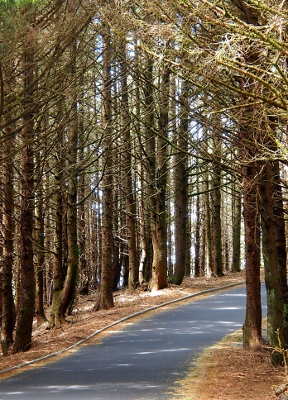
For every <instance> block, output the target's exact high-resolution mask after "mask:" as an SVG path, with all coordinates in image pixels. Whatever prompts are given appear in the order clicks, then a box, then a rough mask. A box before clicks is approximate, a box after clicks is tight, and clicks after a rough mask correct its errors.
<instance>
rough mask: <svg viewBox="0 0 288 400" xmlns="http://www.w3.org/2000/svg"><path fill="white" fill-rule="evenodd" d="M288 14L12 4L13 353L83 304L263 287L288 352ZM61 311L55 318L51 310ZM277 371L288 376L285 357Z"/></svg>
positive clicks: (204, 5) (217, 6)
mask: <svg viewBox="0 0 288 400" xmlns="http://www.w3.org/2000/svg"><path fill="white" fill-rule="evenodd" d="M287 17H288V7H287V4H286V1H285V0H281V1H279V0H268V1H264V0H263V1H262V0H247V1H244V0H216V1H213V2H210V1H209V0H197V1H192V0H177V1H175V0H153V1H152V0H146V1H142V0H135V1H130V0H108V1H101V0H99V1H92V0H2V1H1V2H0V30H1V31H0V32H1V33H0V48H1V59H0V132H1V138H0V141H1V149H0V159H1V163H0V174H1V190H0V193H1V196H0V204H1V207H0V210H1V225H0V227H1V235H0V255H1V257H0V260H1V264H0V265H1V274H0V279H1V282H2V283H1V291H0V312H1V347H2V352H3V355H9V354H13V353H16V352H21V351H25V350H28V349H29V347H30V345H31V340H32V324H33V319H34V317H35V318H36V319H37V324H38V325H41V323H43V322H44V321H47V320H48V321H49V326H50V328H51V329H52V328H53V327H59V326H61V324H64V323H65V318H66V315H67V314H68V313H70V312H71V311H72V310H73V301H74V298H75V296H76V294H77V293H81V294H82V295H86V294H88V293H89V291H90V290H96V289H97V290H98V291H99V298H98V300H97V302H96V303H95V305H94V310H98V309H108V308H111V307H113V291H115V290H117V289H118V288H119V287H123V286H127V287H128V288H129V291H130V292H131V293H132V292H133V291H134V289H135V288H136V287H137V286H139V285H145V286H146V288H147V290H151V291H154V290H159V289H162V288H164V287H165V286H166V285H167V284H168V283H169V282H172V283H174V284H176V285H178V284H181V282H182V280H183V278H184V277H185V276H192V277H197V276H203V275H210V274H213V275H215V276H221V275H223V274H225V273H226V272H227V271H234V272H237V271H240V270H242V269H245V270H246V287H247V289H246V291H247V309H246V318H245V323H244V327H243V332H244V335H243V345H244V348H251V347H254V346H257V345H259V344H261V343H262V333H261V321H262V315H261V296H260V268H264V271H265V284H266V289H267V298H268V300H267V327H268V329H267V332H268V341H269V345H270V346H271V348H275V347H278V346H279V345H280V347H281V348H283V349H285V348H286V347H287V346H288V287H287V279H286V256H287V255H286V235H285V227H286V225H287V218H286V214H287V184H288V181H287V118H288V115H287V106H288V97H287V96H288V76H287V68H288V61H287V60H288V59H287V56H288V43H287V40H286V36H287V34H288V26H287V21H288V18H287ZM47 310H49V311H47ZM271 358H272V362H273V363H274V364H280V363H282V361H283V354H282V353H281V352H272V353H271Z"/></svg>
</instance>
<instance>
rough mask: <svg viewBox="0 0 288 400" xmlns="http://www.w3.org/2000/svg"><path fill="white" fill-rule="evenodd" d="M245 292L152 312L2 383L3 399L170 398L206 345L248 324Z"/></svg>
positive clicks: (0, 393)
mask: <svg viewBox="0 0 288 400" xmlns="http://www.w3.org/2000/svg"><path fill="white" fill-rule="evenodd" d="M245 301H246V300H245V288H244V287H238V288H237V289H233V290H229V291H224V292H223V291H222V292H219V293H218V294H214V295H212V296H210V297H208V298H205V299H203V300H196V301H195V300H194V301H193V302H191V303H189V304H185V305H179V307H177V308H174V309H170V310H166V311H163V312H160V311H159V313H157V314H153V316H148V317H147V318H145V319H143V320H141V321H140V322H137V323H135V324H133V323H130V324H128V326H127V328H125V329H124V330H122V331H119V332H115V333H113V334H111V335H110V336H109V337H107V338H105V339H104V340H103V342H102V343H101V344H99V345H97V346H91V345H87V346H84V347H82V348H80V349H79V350H78V351H76V352H75V353H73V354H71V355H69V356H67V357H64V358H62V359H61V360H60V361H57V362H53V363H50V364H48V365H46V366H43V367H40V368H38V369H33V370H31V371H27V372H26V371H25V372H23V373H21V374H19V375H16V376H15V377H13V378H9V379H6V380H4V381H2V382H1V383H0V400H1V399H2V400H4V399H5V400H7V399H13V400H18V399H19V400H20V399H21V400H28V399H29V400H46V399H50V400H52V399H57V400H64V399H69V400H76V399H77V400H92V399H93V400H98V399H99V400H100V399H101V400H140V399H141V400H142V399H145V400H147V399H148V400H152V399H157V400H166V399H169V398H170V396H169V394H167V390H168V389H169V387H171V386H172V385H173V382H174V381H175V380H176V379H179V378H181V377H183V376H184V374H185V371H186V369H187V366H188V364H189V363H190V362H191V361H193V359H195V358H196V357H197V354H198V353H199V352H201V350H203V349H204V348H205V347H208V346H210V345H212V344H213V343H215V342H217V341H219V340H220V339H221V338H222V337H223V336H225V335H227V334H229V333H231V332H234V331H235V330H237V329H239V328H240V327H241V326H242V325H243V321H244V314H245Z"/></svg>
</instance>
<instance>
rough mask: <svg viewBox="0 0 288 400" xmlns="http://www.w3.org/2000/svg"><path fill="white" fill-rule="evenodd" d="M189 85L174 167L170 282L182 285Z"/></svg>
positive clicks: (185, 86) (184, 87)
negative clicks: (173, 252)
mask: <svg viewBox="0 0 288 400" xmlns="http://www.w3.org/2000/svg"><path fill="white" fill-rule="evenodd" d="M188 92H189V83H188V81H186V80H184V81H183V83H182V96H181V99H182V101H181V108H180V126H179V132H178V138H177V140H176V149H177V150H176V151H177V153H176V156H175V167H174V182H175V183H174V191H175V199H174V219H175V268H174V274H173V275H172V277H171V278H170V281H171V282H173V283H175V284H177V285H180V284H181V282H182V280H183V278H184V275H185V269H186V263H187V252H189V247H188V248H187V246H186V244H187V229H188V227H187V219H188V178H187V149H188V129H189V106H188Z"/></svg>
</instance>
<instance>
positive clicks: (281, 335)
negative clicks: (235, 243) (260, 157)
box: [260, 160, 288, 364]
mask: <svg viewBox="0 0 288 400" xmlns="http://www.w3.org/2000/svg"><path fill="white" fill-rule="evenodd" d="M261 178H262V179H261V185H260V194H261V196H260V199H261V201H260V205H261V226H262V244H263V256H264V266H265V283H266V289H267V335H268V341H269V345H270V346H271V347H272V348H277V347H279V343H281V346H282V347H283V348H284V347H286V346H287V345H288V340H287V339H288V337H287V333H288V331H287V294H288V290H287V278H286V258H287V255H286V236H285V222H284V212H283V200H282V192H281V181H280V168H279V162H278V161H276V160H275V161H268V162H265V164H264V165H263V168H262V175H261ZM271 359H272V362H273V364H281V363H282V362H283V354H281V353H280V352H277V351H272V353H271Z"/></svg>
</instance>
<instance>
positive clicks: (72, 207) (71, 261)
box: [59, 1, 79, 321]
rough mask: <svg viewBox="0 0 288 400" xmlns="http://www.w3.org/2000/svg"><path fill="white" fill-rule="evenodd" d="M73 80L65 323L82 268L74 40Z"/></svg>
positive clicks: (62, 310)
mask: <svg viewBox="0 0 288 400" xmlns="http://www.w3.org/2000/svg"><path fill="white" fill-rule="evenodd" d="M69 12H70V13H71V15H74V13H75V12H76V6H75V5H74V1H71V4H70V6H69ZM69 53H70V54H69V56H70V81H71V93H70V96H69V99H68V101H69V104H71V110H70V124H69V127H68V157H67V158H68V174H69V180H68V192H67V245H68V246H67V250H68V260H67V274H66V277H65V282H64V288H63V293H62V298H61V305H60V310H59V311H60V319H61V321H64V320H65V314H66V311H67V309H68V307H70V306H71V305H72V302H73V301H74V297H75V289H76V283H77V277H78V269H79V246H78V235H77V233H78V232H77V222H78V218H77V217H78V215H77V195H78V193H77V190H78V167H77V158H78V140H79V138H78V134H79V129H78V105H77V104H78V98H77V97H78V96H77V81H76V54H77V44H76V41H73V42H72V44H71V45H70V52H69Z"/></svg>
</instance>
